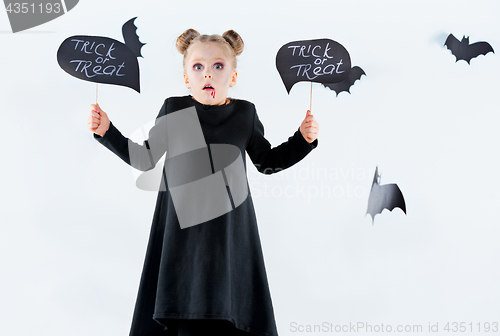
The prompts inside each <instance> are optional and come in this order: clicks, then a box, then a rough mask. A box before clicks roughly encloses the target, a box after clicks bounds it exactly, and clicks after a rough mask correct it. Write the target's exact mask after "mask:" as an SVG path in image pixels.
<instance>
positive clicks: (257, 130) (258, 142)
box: [246, 104, 318, 174]
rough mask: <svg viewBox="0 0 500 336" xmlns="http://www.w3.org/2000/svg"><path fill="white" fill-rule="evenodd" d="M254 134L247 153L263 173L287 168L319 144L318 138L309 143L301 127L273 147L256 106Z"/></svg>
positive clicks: (271, 172)
mask: <svg viewBox="0 0 500 336" xmlns="http://www.w3.org/2000/svg"><path fill="white" fill-rule="evenodd" d="M252 106H253V110H254V117H253V126H252V135H251V137H250V140H249V141H248V144H247V149H246V150H247V153H248V155H249V156H250V159H251V160H252V162H253V164H254V166H255V167H256V168H257V170H258V171H259V172H261V173H263V174H273V173H276V172H279V171H281V170H284V169H287V168H289V167H291V166H293V165H294V164H296V163H297V162H299V161H300V160H302V159H303V158H304V157H305V156H306V155H307V154H309V152H311V151H312V150H313V149H314V148H316V147H317V146H318V139H316V140H314V141H313V142H311V143H308V142H307V141H306V139H304V137H303V136H302V134H301V133H300V127H299V128H297V131H295V133H294V134H293V135H292V136H291V137H289V138H288V141H286V142H283V143H282V144H280V145H279V146H276V147H273V148H271V144H270V143H269V141H268V140H267V139H266V138H265V136H264V125H262V123H261V121H260V119H259V116H258V115H257V111H256V109H255V106H254V105H253V104H252Z"/></svg>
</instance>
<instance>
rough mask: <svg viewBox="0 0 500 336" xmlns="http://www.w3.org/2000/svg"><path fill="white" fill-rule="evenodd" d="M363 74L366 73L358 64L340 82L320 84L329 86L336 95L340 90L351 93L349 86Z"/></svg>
mask: <svg viewBox="0 0 500 336" xmlns="http://www.w3.org/2000/svg"><path fill="white" fill-rule="evenodd" d="M363 75H365V76H366V73H365V72H364V71H363V69H361V68H360V67H359V66H353V67H352V69H351V71H350V72H349V76H347V78H346V79H344V80H343V81H342V82H340V83H329V84H322V85H323V86H325V87H327V88H329V89H330V90H333V91H335V92H336V93H337V97H338V95H339V93H341V92H342V91H346V92H349V94H350V93H351V91H349V90H350V88H351V86H353V85H354V82H355V81H357V80H358V79H360V78H361V76H363Z"/></svg>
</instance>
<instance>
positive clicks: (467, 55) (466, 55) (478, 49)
mask: <svg viewBox="0 0 500 336" xmlns="http://www.w3.org/2000/svg"><path fill="white" fill-rule="evenodd" d="M444 45H445V46H446V47H447V48H448V49H450V50H451V53H452V54H453V55H455V57H456V61H455V62H458V61H459V60H465V61H466V62H467V63H469V64H470V60H471V59H472V58H474V57H477V56H479V55H486V54H487V53H489V52H490V51H491V52H493V53H495V52H494V51H493V48H492V47H491V45H490V44H489V43H488V42H482V41H481V42H476V43H472V44H469V37H467V38H466V37H465V35H464V36H463V37H462V41H459V40H458V39H457V38H456V37H455V36H453V34H450V35H448V38H447V39H446V42H445V43H444Z"/></svg>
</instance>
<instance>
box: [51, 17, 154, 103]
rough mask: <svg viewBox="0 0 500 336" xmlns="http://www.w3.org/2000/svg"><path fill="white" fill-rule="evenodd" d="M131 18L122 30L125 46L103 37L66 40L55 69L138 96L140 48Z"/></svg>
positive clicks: (60, 50) (83, 36) (59, 52)
mask: <svg viewBox="0 0 500 336" xmlns="http://www.w3.org/2000/svg"><path fill="white" fill-rule="evenodd" d="M136 18H137V17H135V18H132V19H130V20H128V21H127V22H126V23H125V24H124V25H123V27H122V33H123V39H124V40H125V44H123V43H122V42H120V41H117V40H115V39H112V38H109V37H103V36H86V35H76V36H71V37H68V38H67V39H66V40H64V41H63V43H61V46H60V47H59V50H57V62H58V63H59V66H60V67H61V68H62V69H63V70H64V71H66V72H67V73H69V74H70V75H72V76H74V77H76V78H79V79H83V80H86V81H89V82H94V83H105V84H115V85H122V86H127V87H129V88H132V89H134V90H135V91H137V92H139V93H140V92H141V89H140V83H139V62H138V61H137V57H142V55H141V48H142V46H143V45H145V43H142V42H141V41H139V36H137V32H136V31H137V27H136V26H135V24H134V20H135V19H136Z"/></svg>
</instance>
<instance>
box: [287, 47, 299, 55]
mask: <svg viewBox="0 0 500 336" xmlns="http://www.w3.org/2000/svg"><path fill="white" fill-rule="evenodd" d="M298 47H299V46H288V48H293V52H292V56H294V55H295V48H298Z"/></svg>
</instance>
